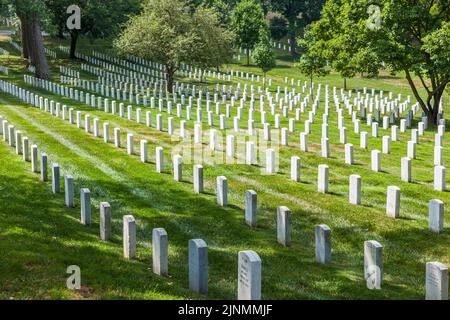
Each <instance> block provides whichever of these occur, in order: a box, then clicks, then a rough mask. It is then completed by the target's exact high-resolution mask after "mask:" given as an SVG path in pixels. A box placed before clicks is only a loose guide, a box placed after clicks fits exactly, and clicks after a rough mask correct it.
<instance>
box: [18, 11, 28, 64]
mask: <svg viewBox="0 0 450 320" xmlns="http://www.w3.org/2000/svg"><path fill="white" fill-rule="evenodd" d="M26 23H27V22H26V19H23V18H20V24H21V29H22V32H21V33H22V48H23V52H22V57H23V58H24V59H26V60H29V59H30V54H29V50H28V39H27V35H28V28H27V26H26Z"/></svg>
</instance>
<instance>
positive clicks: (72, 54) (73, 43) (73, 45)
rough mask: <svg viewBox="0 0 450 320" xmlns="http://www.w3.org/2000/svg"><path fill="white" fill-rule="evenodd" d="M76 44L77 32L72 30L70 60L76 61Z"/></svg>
mask: <svg viewBox="0 0 450 320" xmlns="http://www.w3.org/2000/svg"><path fill="white" fill-rule="evenodd" d="M77 43H78V31H77V30H72V31H70V54H69V58H70V59H76V52H77Z"/></svg>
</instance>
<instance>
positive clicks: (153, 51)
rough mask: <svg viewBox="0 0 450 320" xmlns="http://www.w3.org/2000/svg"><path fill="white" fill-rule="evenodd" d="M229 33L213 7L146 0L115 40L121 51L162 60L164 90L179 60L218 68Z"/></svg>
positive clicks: (227, 47)
mask: <svg viewBox="0 0 450 320" xmlns="http://www.w3.org/2000/svg"><path fill="white" fill-rule="evenodd" d="M231 45H232V34H231V33H230V32H229V31H226V30H225V29H223V28H222V27H221V25H220V21H219V18H218V14H217V13H216V12H215V11H214V10H213V9H212V8H206V7H203V6H201V7H199V8H197V9H195V8H193V7H192V6H190V5H189V3H188V2H186V1H183V0H149V1H148V2H147V3H146V5H145V6H144V10H143V12H142V13H141V14H139V15H137V16H135V17H133V18H131V19H130V20H129V21H128V22H127V24H126V25H125V28H124V30H123V31H122V33H121V34H120V36H119V37H118V39H117V40H116V41H115V46H116V47H117V48H118V49H119V50H120V51H121V52H122V53H124V54H133V55H136V56H138V57H141V58H144V59H147V60H151V61H156V62H159V63H163V64H164V65H165V66H166V77H167V90H168V91H169V92H171V91H172V85H173V78H174V74H175V72H176V71H177V70H178V69H179V68H180V65H181V64H182V63H192V64H196V65H201V66H203V67H216V68H217V67H218V66H220V65H221V64H222V63H224V62H226V61H227V56H228V55H229V54H231V50H230V48H231Z"/></svg>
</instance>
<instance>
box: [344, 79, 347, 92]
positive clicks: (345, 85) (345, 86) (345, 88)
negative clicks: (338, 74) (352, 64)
mask: <svg viewBox="0 0 450 320" xmlns="http://www.w3.org/2000/svg"><path fill="white" fill-rule="evenodd" d="M344 91H347V78H344Z"/></svg>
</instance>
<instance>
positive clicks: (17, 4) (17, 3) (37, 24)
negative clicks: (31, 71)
mask: <svg viewBox="0 0 450 320" xmlns="http://www.w3.org/2000/svg"><path fill="white" fill-rule="evenodd" d="M3 4H4V5H11V6H12V8H13V9H14V12H15V13H16V15H17V16H18V17H19V19H20V24H21V30H22V47H23V57H24V59H27V60H29V62H30V63H31V64H32V65H33V66H34V67H35V70H36V71H35V75H36V77H38V78H42V79H50V78H51V74H50V69H49V66H48V62H47V58H46V57H45V51H44V43H43V39H42V29H41V23H42V20H43V18H44V17H45V15H46V8H45V6H44V4H43V3H42V1H40V0H10V1H4V2H3Z"/></svg>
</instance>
